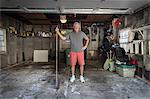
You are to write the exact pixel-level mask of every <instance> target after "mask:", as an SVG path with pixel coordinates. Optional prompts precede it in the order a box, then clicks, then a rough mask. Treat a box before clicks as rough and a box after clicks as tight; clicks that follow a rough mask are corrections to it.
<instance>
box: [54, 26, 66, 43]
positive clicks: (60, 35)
mask: <svg viewBox="0 0 150 99" xmlns="http://www.w3.org/2000/svg"><path fill="white" fill-rule="evenodd" d="M55 31H56V33H57V34H58V35H59V37H60V38H61V39H62V40H66V37H64V36H63V35H62V34H61V33H60V32H59V28H58V27H56V29H55Z"/></svg>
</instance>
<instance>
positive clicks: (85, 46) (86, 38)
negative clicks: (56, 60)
mask: <svg viewBox="0 0 150 99" xmlns="http://www.w3.org/2000/svg"><path fill="white" fill-rule="evenodd" d="M84 38H85V40H86V43H85V45H84V46H83V47H82V50H85V49H86V48H87V46H88V44H89V41H90V39H89V38H88V37H87V36H86V35H85V34H84Z"/></svg>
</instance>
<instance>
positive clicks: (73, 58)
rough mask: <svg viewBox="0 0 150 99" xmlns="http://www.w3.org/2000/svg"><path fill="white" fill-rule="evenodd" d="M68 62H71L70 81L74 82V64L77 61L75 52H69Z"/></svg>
mask: <svg viewBox="0 0 150 99" xmlns="http://www.w3.org/2000/svg"><path fill="white" fill-rule="evenodd" d="M70 63H71V72H72V77H71V79H70V81H71V82H74V80H75V66H76V63H77V54H76V52H70Z"/></svg>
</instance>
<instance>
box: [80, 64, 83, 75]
mask: <svg viewBox="0 0 150 99" xmlns="http://www.w3.org/2000/svg"><path fill="white" fill-rule="evenodd" d="M83 73H84V65H80V74H81V76H83Z"/></svg>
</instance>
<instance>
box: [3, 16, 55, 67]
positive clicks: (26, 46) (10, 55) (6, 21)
mask: <svg viewBox="0 0 150 99" xmlns="http://www.w3.org/2000/svg"><path fill="white" fill-rule="evenodd" d="M9 26H14V27H15V28H19V30H18V31H19V32H18V33H22V32H23V31H24V30H25V28H26V24H24V23H23V22H21V21H18V20H16V19H14V18H11V17H9V16H6V15H2V17H1V20H0V27H1V28H4V29H7V28H8V27H9ZM6 35H7V37H6V42H7V45H6V46H7V52H6V53H0V68H3V67H6V66H9V65H13V64H19V63H22V62H25V61H32V59H33V52H34V50H35V49H38V50H41V49H45V50H49V56H51V57H52V56H54V55H53V54H54V53H53V51H54V50H55V49H53V48H55V43H54V42H55V38H53V37H51V38H42V37H19V36H17V35H15V34H13V33H8V32H7V34H6Z"/></svg>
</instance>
